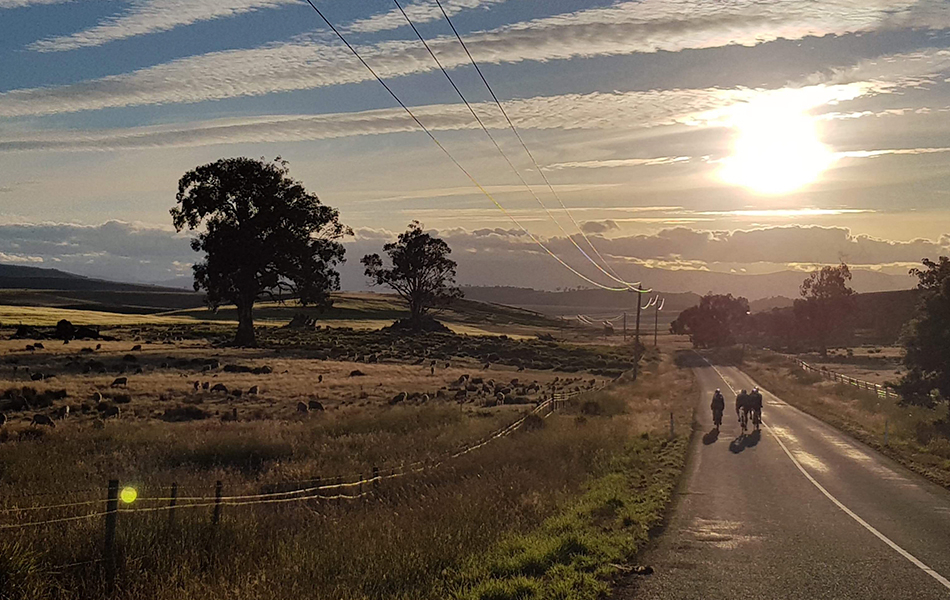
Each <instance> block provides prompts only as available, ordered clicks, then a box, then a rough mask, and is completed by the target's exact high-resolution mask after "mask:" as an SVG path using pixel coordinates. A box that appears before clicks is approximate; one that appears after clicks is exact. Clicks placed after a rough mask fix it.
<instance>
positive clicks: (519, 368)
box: [518, 365, 524, 373]
mask: <svg viewBox="0 0 950 600" xmlns="http://www.w3.org/2000/svg"><path fill="white" fill-rule="evenodd" d="M522 371H524V365H518V372H519V373H520V372H522Z"/></svg>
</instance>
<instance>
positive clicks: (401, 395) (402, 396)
mask: <svg viewBox="0 0 950 600" xmlns="http://www.w3.org/2000/svg"><path fill="white" fill-rule="evenodd" d="M408 397H409V394H407V393H406V392H399V393H398V394H396V395H395V396H393V399H392V400H390V401H389V403H390V404H399V403H400V402H403V401H405V400H406V398H408Z"/></svg>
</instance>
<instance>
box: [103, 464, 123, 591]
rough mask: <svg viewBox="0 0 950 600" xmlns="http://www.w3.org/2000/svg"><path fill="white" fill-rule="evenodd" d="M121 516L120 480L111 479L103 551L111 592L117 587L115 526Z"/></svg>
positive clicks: (107, 580)
mask: <svg viewBox="0 0 950 600" xmlns="http://www.w3.org/2000/svg"><path fill="white" fill-rule="evenodd" d="M118 516H119V480H118V479H110V480H109V492H108V496H107V500H106V538H105V546H104V548H103V553H104V555H105V556H103V558H104V559H105V563H106V587H107V588H108V590H109V591H110V592H111V591H112V590H113V589H114V588H115V567H116V551H115V528H116V523H117V520H118Z"/></svg>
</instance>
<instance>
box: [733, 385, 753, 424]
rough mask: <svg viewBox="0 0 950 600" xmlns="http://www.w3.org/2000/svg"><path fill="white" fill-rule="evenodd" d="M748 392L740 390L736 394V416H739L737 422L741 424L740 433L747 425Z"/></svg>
mask: <svg viewBox="0 0 950 600" xmlns="http://www.w3.org/2000/svg"><path fill="white" fill-rule="evenodd" d="M749 408H750V402H749V393H748V392H746V391H745V390H742V391H741V392H739V393H738V394H736V416H737V417H739V424H740V425H742V433H743V434H745V432H746V429H747V428H748V427H749Z"/></svg>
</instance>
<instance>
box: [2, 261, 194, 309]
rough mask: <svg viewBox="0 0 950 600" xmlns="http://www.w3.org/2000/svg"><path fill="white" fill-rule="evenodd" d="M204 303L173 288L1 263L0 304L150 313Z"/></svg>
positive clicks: (192, 306) (192, 294) (191, 293)
mask: <svg viewBox="0 0 950 600" xmlns="http://www.w3.org/2000/svg"><path fill="white" fill-rule="evenodd" d="M202 303H203V300H202V296H201V294H196V293H195V292H188V291H184V290H181V289H176V288H166V287H160V286H154V285H141V284H134V283H121V282H115V281H106V280H103V279H93V278H89V277H82V276H80V275H73V274H72V273H66V272H64V271H60V270H58V269H44V268H39V267H23V266H19V265H2V264H0V304H4V305H9V306H34V307H50V308H59V309H72V310H93V311H103V312H114V313H123V314H152V313H158V312H164V311H169V310H176V309H182V308H194V307H198V306H201V305H202Z"/></svg>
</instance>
